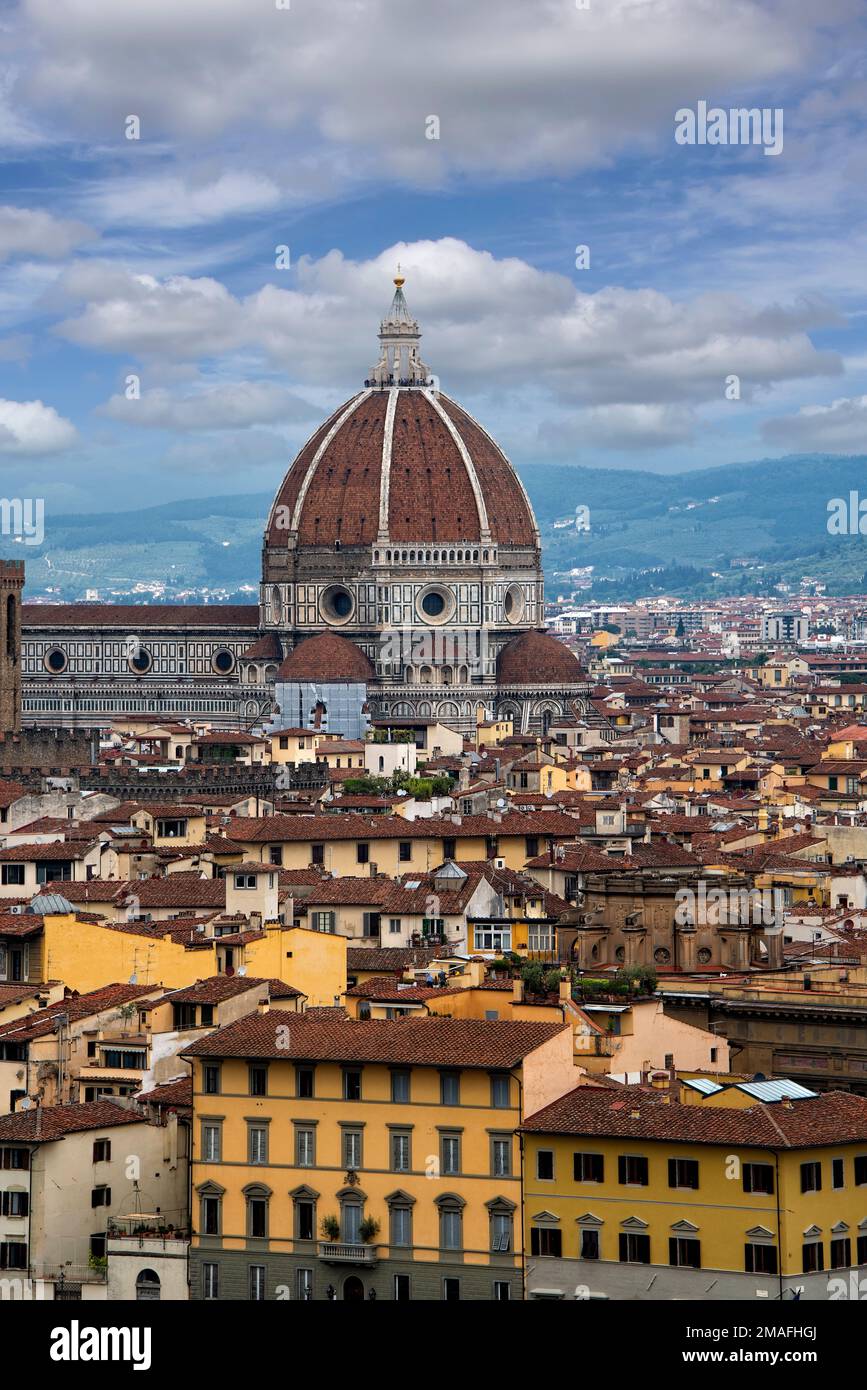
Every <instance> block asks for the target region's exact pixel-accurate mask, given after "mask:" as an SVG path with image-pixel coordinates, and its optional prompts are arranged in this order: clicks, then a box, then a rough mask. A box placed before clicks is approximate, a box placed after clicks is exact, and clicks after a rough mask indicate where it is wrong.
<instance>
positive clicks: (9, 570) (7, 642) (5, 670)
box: [0, 560, 24, 734]
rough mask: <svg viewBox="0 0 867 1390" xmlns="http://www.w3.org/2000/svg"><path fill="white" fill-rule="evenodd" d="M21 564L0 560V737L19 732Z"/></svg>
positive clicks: (22, 575) (20, 562) (22, 580)
mask: <svg viewBox="0 0 867 1390" xmlns="http://www.w3.org/2000/svg"><path fill="white" fill-rule="evenodd" d="M23 588H24V564H23V562H22V561H21V560H0V734H17V733H20V731H21V591H22V589H23Z"/></svg>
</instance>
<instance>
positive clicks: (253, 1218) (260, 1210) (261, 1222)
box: [247, 1197, 268, 1240]
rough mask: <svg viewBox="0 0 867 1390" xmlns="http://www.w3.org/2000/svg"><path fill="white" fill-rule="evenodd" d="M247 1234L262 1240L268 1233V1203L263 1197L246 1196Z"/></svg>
mask: <svg viewBox="0 0 867 1390" xmlns="http://www.w3.org/2000/svg"><path fill="white" fill-rule="evenodd" d="M247 1235H248V1236H250V1237H251V1238H252V1239H254V1240H264V1239H265V1238H266V1237H267V1235H268V1203H267V1201H266V1199H265V1198H264V1197H248V1198H247Z"/></svg>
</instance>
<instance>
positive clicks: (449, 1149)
mask: <svg viewBox="0 0 867 1390" xmlns="http://www.w3.org/2000/svg"><path fill="white" fill-rule="evenodd" d="M460 1171H461V1140H460V1136H459V1135H457V1134H441V1135H440V1172H441V1173H442V1175H443V1177H448V1176H451V1177H454V1176H455V1174H457V1173H459V1172H460Z"/></svg>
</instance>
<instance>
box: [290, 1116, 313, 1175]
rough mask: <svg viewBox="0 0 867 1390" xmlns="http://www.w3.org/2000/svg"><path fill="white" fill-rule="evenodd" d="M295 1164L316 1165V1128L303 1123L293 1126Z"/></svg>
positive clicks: (299, 1166) (306, 1166) (308, 1166)
mask: <svg viewBox="0 0 867 1390" xmlns="http://www.w3.org/2000/svg"><path fill="white" fill-rule="evenodd" d="M295 1165H296V1167H298V1168H314V1167H315V1166H316V1130H315V1129H313V1128H309V1127H307V1126H305V1125H296V1126H295Z"/></svg>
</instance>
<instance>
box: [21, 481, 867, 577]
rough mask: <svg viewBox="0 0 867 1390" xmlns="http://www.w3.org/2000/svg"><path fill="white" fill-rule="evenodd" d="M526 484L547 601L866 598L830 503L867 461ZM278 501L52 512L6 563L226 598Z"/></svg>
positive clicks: (245, 570) (859, 548)
mask: <svg viewBox="0 0 867 1390" xmlns="http://www.w3.org/2000/svg"><path fill="white" fill-rule="evenodd" d="M522 477H523V479H524V482H525V484H526V487H527V491H528V492H529V494H530V498H531V501H532V503H533V506H534V508H535V510H536V515H537V517H538V520H539V526H540V529H541V532H542V541H543V547H544V557H545V572H546V577H547V581H548V589H549V592H551V593H555V592H564V591H568V589H569V588H570V587H571V581H570V580H569V578H568V571H570V570H571V569H572V568H573V567H576V566H585V565H592V566H593V567H594V568H593V581H594V582H593V590H592V591H591V592H592V593H593V594H605V595H606V596H609V597H611V598H614V597H621V598H627V597H632V596H634V595H635V594H637V593H647V592H650V591H652V589H653V588H659V589H665V590H666V591H673V592H680V593H683V594H684V596H690V595H692V596H694V597H709V596H714V595H717V596H718V595H722V594H725V593H755V592H760V591H766V590H768V589H770V588H772V587H773V585H774V584H776V583H778V582H779V581H780V580H785V581H787V582H790V583H791V582H794V583H795V584H797V582H798V581H799V580H800V579H801V577H802V575H810V576H811V577H813V578H815V579H817V580H820V581H822V582H824V583H825V584H826V585H827V589H828V592H829V593H832V594H833V593H852V592H856V591H860V590H861V589H862V588H865V587H867V586H865V584H864V583H863V579H864V573H865V570H867V537H862V536H848V535H844V536H832V535H829V533H828V530H827V521H828V502H829V500H830V499H831V498H835V497H842V498H848V496H849V493H850V491H853V490H854V491H856V492H857V491H858V489H859V487H861V488H863V490H864V492H863V495H864V497H865V500H867V456H861V455H859V456H857V457H846V458H841V457H839V456H822V455H816V454H810V455H798V456H793V457H789V458H785V459H768V460H761V461H758V462H754V463H739V464H725V465H723V466H721V467H718V468H708V469H701V470H699V471H697V472H691V473H676V474H668V475H665V476H663V475H660V474H657V473H646V472H640V471H638V470H635V471H631V470H630V471H622V470H611V471H608V470H606V469H601V468H577V467H576V468H572V467H567V466H555V465H548V464H537V465H532V466H529V467H527V468H525V469H523V471H522ZM271 500H272V499H271V495H270V494H269V493H251V494H240V495H237V496H229V497H225V496H221V497H213V498H199V499H190V500H189V501H184V502H170V503H166V504H164V505H162V506H158V507H148V508H144V509H141V510H138V511H134V512H110V513H101V514H92V515H90V514H89V515H67V516H54V515H52V514H51V512H50V507H49V508H48V514H47V515H46V518H45V531H46V540H45V543H44V544H43V545H42V546H30V545H22V544H20V543H16V542H14V541H12V540H11V539H10V538H7V537H0V555H3V556H7V557H8V556H12V557H14V558H19V559H20V558H24V560H25V561H26V562H27V573H28V592H29V593H30V594H38V593H44V592H45V591H46V589H47V588H48V587H49V586H51V587H53V588H55V589H57V590H59V595H58V596H62V597H63V598H65V599H72V598H81V597H83V595H84V592H85V590H86V589H97V590H98V591H99V594H100V597H101V598H103V599H109V598H111V597H112V596H114V595H119V594H128V593H129V592H130V591H131V590H132V588H133V586H134V585H135V584H136V583H139V582H143V583H148V582H157V581H165V582H166V583H167V584H168V586H169V587H168V591H167V594H166V597H171V596H172V595H173V594H175V593H177V592H178V591H184V590H197V591H201V590H205V589H207V590H210V591H212V592H214V593H215V595H219V596H225V597H228V596H229V595H230V594H234V593H237V591H238V589H239V588H240V587H241V586H242V585H251V586H253V587H254V588H255V587H256V586H257V584H258V580H259V566H260V552H261V544H262V530H263V527H264V523H265V518H266V516H267V513H268V508H269V506H270V504H271ZM578 507H586V508H588V509H589V530H576V529H575V526H574V525H571V526H565V525H562V524H561V525H560V526H557V524H556V523H558V522H559V523H563V522H566V521H568V520H569V519H570V518H571V519H573V521H574V518H575V512H576V508H578ZM865 525H867V522H865ZM652 571H661V573H650V572H652ZM714 574H716V576H717V577H714Z"/></svg>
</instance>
